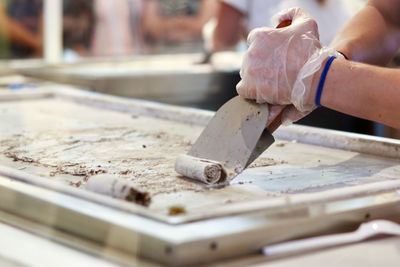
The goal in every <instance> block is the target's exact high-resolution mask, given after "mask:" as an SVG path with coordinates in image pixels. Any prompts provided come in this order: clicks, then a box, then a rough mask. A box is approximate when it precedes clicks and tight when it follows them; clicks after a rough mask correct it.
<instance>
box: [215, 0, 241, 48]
mask: <svg viewBox="0 0 400 267" xmlns="http://www.w3.org/2000/svg"><path fill="white" fill-rule="evenodd" d="M243 16H244V15H243V14H242V13H241V12H240V11H239V10H237V9H235V8H233V7H231V6H229V5H227V4H225V3H223V2H222V3H221V5H220V8H219V10H218V15H217V18H218V21H217V26H216V28H215V31H214V36H213V44H214V47H213V49H214V51H220V50H224V49H229V48H232V47H233V46H235V45H236V44H237V43H238V41H239V39H240V36H241V34H242V32H241V30H242V25H241V23H242V20H243Z"/></svg>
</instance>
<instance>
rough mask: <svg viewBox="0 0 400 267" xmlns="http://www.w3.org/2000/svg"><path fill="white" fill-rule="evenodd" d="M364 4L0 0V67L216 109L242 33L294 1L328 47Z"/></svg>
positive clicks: (315, 119) (372, 127)
mask: <svg viewBox="0 0 400 267" xmlns="http://www.w3.org/2000/svg"><path fill="white" fill-rule="evenodd" d="M365 3H366V1H365V0H301V1H300V0H280V1H278V0H113V1H110V0H0V59H1V61H2V62H3V63H2V64H1V66H3V67H2V68H3V69H7V67H8V66H10V64H11V63H10V62H15V61H18V62H20V63H19V66H20V67H19V69H20V70H21V69H22V70H23V71H21V73H23V74H24V75H28V76H32V77H36V78H41V79H47V80H53V81H57V82H63V83H70V84H76V85H81V86H85V87H87V88H89V89H90V90H94V91H100V92H103V93H108V94H113V95H119V96H124V97H133V98H142V99H149V100H154V101H160V102H165V103H169V104H176V105H185V106H191V107H197V108H203V109H210V110H216V109H217V108H218V107H219V106H220V105H222V104H223V103H224V102H225V101H227V100H228V99H230V98H231V97H233V96H234V95H235V94H236V92H235V85H236V83H237V82H238V81H239V80H240V77H239V69H240V61H241V56H242V54H243V52H244V51H245V50H246V42H245V40H246V36H247V34H248V33H249V31H251V30H252V29H253V28H256V27H260V26H269V27H274V26H275V23H276V22H273V21H272V20H271V18H272V17H273V15H274V14H275V13H277V12H278V11H280V10H282V9H285V8H289V7H294V6H299V7H302V8H303V9H305V10H306V11H307V12H308V13H310V15H311V16H313V17H314V18H315V19H316V20H317V22H318V24H319V30H320V35H321V41H322V42H323V43H324V44H326V45H328V44H329V43H330V42H331V40H332V39H333V37H334V35H335V34H336V32H337V31H338V30H339V29H340V28H341V27H342V26H343V25H344V24H345V23H346V21H347V20H348V19H349V18H350V17H351V16H353V15H354V14H355V13H356V12H357V11H358V10H359V9H360V8H361V7H362V6H363V5H365ZM28 59H36V60H39V61H40V62H41V64H40V67H35V68H34V67H32V66H31V65H29V68H28V67H26V69H25V67H24V66H28V65H27V63H21V62H27V61H24V60H28ZM116 62H117V63H116ZM13 64H14V65H15V63H13ZM393 65H394V66H396V65H397V64H396V61H394V62H393ZM21 66H22V67H21ZM0 73H1V71H0ZM85 75H86V76H85ZM299 123H301V124H306V125H312V126H317V127H324V128H330V129H337V130H344V131H351V132H358V133H367V134H374V135H380V136H390V137H398V133H397V131H395V130H393V129H389V128H387V127H384V126H382V125H378V124H375V123H372V122H369V121H364V120H360V119H357V118H353V117H350V116H346V115H343V114H339V113H337V112H333V111H330V110H327V109H323V108H321V109H319V110H318V111H316V112H314V113H313V114H312V115H311V116H308V117H307V118H305V119H303V120H302V121H300V122H299Z"/></svg>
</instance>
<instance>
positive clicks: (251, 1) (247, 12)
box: [206, 0, 364, 51]
mask: <svg viewBox="0 0 400 267" xmlns="http://www.w3.org/2000/svg"><path fill="white" fill-rule="evenodd" d="M363 4H364V1H362V0H352V1H348V0H301V1H300V0H281V1H276V0H222V1H220V8H219V11H218V15H217V23H216V27H215V30H214V33H213V36H212V37H211V39H210V40H209V43H208V47H206V48H207V49H208V50H211V51H220V50H225V49H232V48H234V47H235V46H236V45H237V44H238V43H239V41H241V40H244V39H245V38H246V36H247V34H248V33H249V32H250V31H251V30H252V29H254V28H258V27H265V26H266V27H275V26H276V25H271V23H272V22H271V18H272V17H273V15H274V14H276V13H278V12H279V11H280V10H284V9H287V8H290V7H300V8H302V9H304V10H306V11H307V12H308V13H309V14H310V15H311V16H312V17H314V18H315V19H316V21H317V22H318V25H319V28H320V34H321V42H322V43H323V44H326V45H327V44H329V43H330V42H331V41H332V39H333V37H334V36H335V34H336V33H337V32H338V31H339V29H340V28H341V27H342V26H343V25H344V24H345V22H346V21H347V20H348V19H350V18H351V17H352V16H353V15H354V14H355V13H356V12H357V11H358V10H359V9H360V8H361V7H362V6H363Z"/></svg>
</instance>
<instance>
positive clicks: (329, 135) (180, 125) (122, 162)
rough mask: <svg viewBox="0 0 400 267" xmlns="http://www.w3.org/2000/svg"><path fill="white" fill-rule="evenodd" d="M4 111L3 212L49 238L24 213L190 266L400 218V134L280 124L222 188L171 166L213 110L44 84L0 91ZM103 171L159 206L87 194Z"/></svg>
mask: <svg viewBox="0 0 400 267" xmlns="http://www.w3.org/2000/svg"><path fill="white" fill-rule="evenodd" d="M0 114H1V119H2V123H1V125H0V151H1V153H0V165H1V167H0V175H3V176H4V177H8V178H11V180H9V179H6V178H1V179H0V203H1V204H0V210H3V211H4V212H6V213H7V214H9V217H8V216H2V220H6V221H7V222H9V223H13V224H18V225H22V226H21V227H24V228H29V229H31V230H32V231H37V232H40V233H42V234H44V235H47V234H48V232H46V231H42V230H40V229H41V228H40V227H33V226H31V225H26V223H24V222H18V223H17V221H18V220H15V218H14V219H13V216H17V217H23V218H25V219H28V220H31V221H34V222H36V223H39V224H41V225H47V226H50V227H53V228H54V231H58V230H60V231H62V232H63V233H64V234H65V233H69V234H71V235H73V236H75V237H79V238H81V239H84V240H91V242H94V243H96V244H97V249H96V248H93V247H92V249H93V251H94V252H95V253H101V251H102V247H103V246H111V247H112V248H115V249H116V250H118V251H124V253H128V254H132V255H133V254H135V255H136V254H138V255H140V256H143V257H148V258H152V259H155V260H157V261H160V262H165V263H169V264H173V265H186V264H189V263H199V262H205V261H211V260H216V259H221V258H227V257H231V256H233V255H235V256H237V255H239V254H246V253H249V252H252V251H255V250H256V249H258V248H260V247H261V246H263V245H265V244H268V243H272V242H276V241H280V240H285V239H290V238H294V237H298V236H301V235H308V234H315V233H318V232H321V231H325V232H326V231H332V230H338V229H342V230H343V227H352V226H354V225H356V224H357V223H359V222H361V221H364V220H366V219H369V218H390V217H393V218H397V217H398V215H399V209H400V205H399V204H400V202H399V201H400V195H399V191H398V190H399V189H400V175H399V174H400V162H399V155H400V150H399V147H400V142H399V141H397V140H391V139H382V138H375V137H367V136H362V135H356V134H347V133H341V132H335V131H328V130H321V129H315V128H310V127H300V126H291V127H287V128H282V129H281V130H279V131H278V132H277V137H278V141H277V142H276V143H275V144H274V145H273V147H271V148H270V149H269V150H268V151H267V152H266V153H264V154H263V155H262V156H261V157H260V158H259V159H258V160H256V161H255V162H254V164H253V165H252V166H251V167H250V168H249V169H248V170H246V171H245V172H243V173H242V174H241V175H239V176H238V177H237V178H236V179H235V180H234V181H233V183H232V184H231V186H229V187H225V188H220V189H215V188H208V187H206V186H204V185H203V184H197V183H193V182H192V181H189V180H187V179H185V178H183V177H179V176H178V175H177V174H176V173H175V172H174V168H173V165H174V161H175V158H176V156H177V155H179V154H181V153H184V152H186V151H187V150H188V149H189V148H190V146H191V144H192V142H193V141H194V140H195V139H196V138H197V136H198V135H199V134H200V132H201V130H202V128H203V127H204V125H205V124H206V123H207V122H208V120H209V119H210V118H211V116H212V112H207V111H201V110H196V109H189V108H179V107H175V106H168V105H162V104H156V103H152V102H145V101H138V100H128V99H122V98H117V97H112V96H105V95H101V94H96V93H90V92H84V91H80V90H76V89H73V88H71V87H68V86H61V85H52V84H44V85H42V86H41V88H40V89H35V90H22V91H18V92H7V91H6V92H2V91H0ZM99 174H103V175H110V176H111V177H119V178H121V179H125V180H127V181H129V183H130V184H131V185H133V186H134V187H135V188H136V189H137V190H140V191H142V192H147V193H148V194H149V195H150V197H151V204H150V205H149V206H148V207H143V206H140V205H136V204H134V203H132V202H127V201H123V200H118V199H114V198H111V197H108V196H104V195H100V194H96V193H93V192H88V191H87V190H85V184H86V183H87V181H88V180H90V179H91V178H92V177H94V176H96V175H99ZM396 216H397V217H396ZM7 218H8V219H7ZM284 225H286V227H283V226H284ZM121 237H124V238H121ZM53 238H56V239H60V240H61V242H67V243H71V244H72V245H74V244H75V242H74V241H73V240H71V239H68V238H63V237H60V236H59V235H56V237H53ZM132 242H133V243H132ZM75 245H76V244H75ZM95 247H96V246H95ZM84 248H85V249H88V246H84ZM210 253H211V254H210ZM206 255H207V256H206ZM110 257H111V256H110ZM117 258H118V257H117ZM117 258H115V257H114V258H113V259H114V260H117Z"/></svg>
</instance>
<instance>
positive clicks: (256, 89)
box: [237, 8, 339, 123]
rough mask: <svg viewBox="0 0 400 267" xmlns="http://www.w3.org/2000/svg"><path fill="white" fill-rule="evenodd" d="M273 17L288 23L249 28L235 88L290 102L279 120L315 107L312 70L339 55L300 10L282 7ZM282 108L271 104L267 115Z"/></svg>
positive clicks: (281, 102) (252, 95)
mask: <svg viewBox="0 0 400 267" xmlns="http://www.w3.org/2000/svg"><path fill="white" fill-rule="evenodd" d="M277 19H278V22H281V21H284V20H291V21H292V24H291V25H290V26H287V27H285V28H280V29H274V28H258V29H255V30H253V31H251V32H250V34H249V36H248V44H249V48H248V51H247V53H246V54H245V57H244V60H243V63H242V69H241V71H240V76H241V78H242V80H241V81H240V82H239V84H238V85H237V91H238V93H239V95H241V96H243V97H245V98H251V99H256V101H257V102H258V103H265V102H267V103H269V104H274V105H292V106H290V107H288V108H286V109H285V112H284V114H283V116H282V118H283V123H290V122H293V121H296V120H299V119H300V118H302V117H304V116H305V115H307V114H308V113H310V112H311V111H312V110H313V109H315V107H316V106H315V103H314V98H315V93H316V92H315V91H316V88H312V87H311V84H312V82H313V77H314V74H315V73H316V72H317V71H318V70H319V69H320V68H321V66H322V64H323V63H324V61H325V60H326V59H327V58H328V57H329V56H331V55H336V56H338V57H339V55H338V53H337V52H336V51H335V50H334V49H332V48H329V47H322V45H321V43H320V41H319V33H318V26H317V23H316V22H315V20H313V19H312V18H310V17H309V16H308V15H307V14H306V13H305V12H304V11H303V10H301V9H299V8H291V9H288V10H285V11H283V12H281V13H279V14H278V15H277ZM282 109H283V107H274V108H271V116H270V118H271V117H274V116H275V115H276V114H275V113H277V112H280V111H281V110H282Z"/></svg>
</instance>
